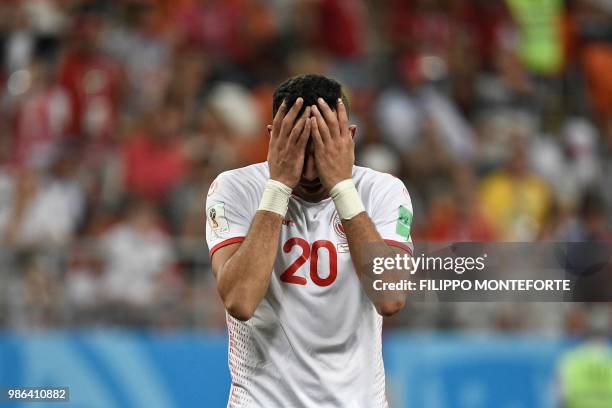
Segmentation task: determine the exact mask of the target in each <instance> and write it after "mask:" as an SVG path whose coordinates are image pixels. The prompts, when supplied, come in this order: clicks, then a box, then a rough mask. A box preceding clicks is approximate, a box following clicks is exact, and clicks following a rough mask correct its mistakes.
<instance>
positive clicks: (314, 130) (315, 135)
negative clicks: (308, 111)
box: [309, 116, 323, 150]
mask: <svg viewBox="0 0 612 408" xmlns="http://www.w3.org/2000/svg"><path fill="white" fill-rule="evenodd" d="M309 120H310V135H311V136H312V140H313V141H314V145H315V149H316V150H319V149H322V148H323V138H322V137H321V133H320V132H319V126H318V124H317V118H315V117H314V116H313V117H311V118H310V119H309Z"/></svg>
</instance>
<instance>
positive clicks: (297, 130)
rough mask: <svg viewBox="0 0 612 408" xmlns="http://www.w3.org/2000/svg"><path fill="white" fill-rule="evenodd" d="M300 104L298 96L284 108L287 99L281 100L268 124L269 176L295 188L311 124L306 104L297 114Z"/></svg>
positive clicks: (302, 163) (301, 102) (300, 100)
mask: <svg viewBox="0 0 612 408" xmlns="http://www.w3.org/2000/svg"><path fill="white" fill-rule="evenodd" d="M303 104H304V100H303V99H302V98H298V99H297V100H296V101H295V103H294V104H293V106H292V107H291V108H290V109H288V107H287V102H286V101H284V102H283V103H282V104H281V106H280V108H279V109H278V111H277V112H276V115H275V116H274V120H273V122H272V125H271V126H270V127H269V128H268V129H269V130H270V146H269V148H268V166H269V168H270V178H271V179H272V180H276V181H280V182H281V183H283V184H285V185H287V186H288V187H291V188H295V186H296V185H297V184H298V182H299V181H300V178H301V175H302V170H303V168H304V156H305V151H306V143H307V142H308V139H309V137H310V127H311V125H312V124H311V122H310V120H309V119H308V118H309V117H310V107H306V109H304V112H303V113H302V115H301V116H300V117H299V118H298V113H299V111H300V109H301V108H302V105H303ZM296 119H297V120H296Z"/></svg>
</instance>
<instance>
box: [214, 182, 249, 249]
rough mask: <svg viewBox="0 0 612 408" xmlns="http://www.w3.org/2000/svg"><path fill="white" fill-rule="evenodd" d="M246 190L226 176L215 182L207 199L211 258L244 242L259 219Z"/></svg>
mask: <svg viewBox="0 0 612 408" xmlns="http://www.w3.org/2000/svg"><path fill="white" fill-rule="evenodd" d="M251 201H252V200H251V199H250V198H249V196H248V194H246V192H245V190H244V188H243V187H242V186H240V185H239V184H238V183H237V182H236V180H233V179H232V177H230V176H228V175H227V174H226V173H222V174H220V175H219V176H218V177H217V178H216V179H215V181H213V182H212V184H211V185H210V188H209V190H208V195H207V197H206V243H207V244H208V250H209V253H210V256H212V255H213V253H215V251H217V250H218V249H220V248H223V247H224V246H226V245H229V244H234V243H237V242H242V241H244V238H245V237H246V235H247V232H248V231H249V227H250V226H251V222H252V220H253V217H254V215H255V210H254V209H253V208H252V207H253V205H252V203H251Z"/></svg>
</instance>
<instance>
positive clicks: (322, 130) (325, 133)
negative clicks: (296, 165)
mask: <svg viewBox="0 0 612 408" xmlns="http://www.w3.org/2000/svg"><path fill="white" fill-rule="evenodd" d="M312 113H313V115H314V117H315V119H316V122H317V128H318V130H319V134H320V135H321V139H322V140H323V142H327V141H328V140H329V139H331V135H330V133H329V128H328V127H327V124H326V123H325V119H324V118H323V115H321V112H320V111H319V109H317V107H316V105H312Z"/></svg>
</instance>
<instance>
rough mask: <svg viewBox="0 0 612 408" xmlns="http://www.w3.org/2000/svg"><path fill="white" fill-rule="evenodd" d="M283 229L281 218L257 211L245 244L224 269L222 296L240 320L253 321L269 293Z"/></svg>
mask: <svg viewBox="0 0 612 408" xmlns="http://www.w3.org/2000/svg"><path fill="white" fill-rule="evenodd" d="M281 225H282V217H281V216H280V215H278V214H275V213H273V212H269V211H257V213H256V215H255V218H254V219H253V223H252V224H251V228H250V229H249V232H248V234H247V236H246V238H245V240H244V242H242V244H241V245H240V248H238V250H237V251H236V252H235V253H234V254H233V255H232V257H231V258H230V259H228V260H227V262H225V264H224V265H223V267H222V268H221V271H220V273H219V278H218V290H219V294H220V295H221V298H222V299H223V302H224V304H225V307H226V309H227V310H228V312H229V313H230V314H231V315H232V316H234V317H235V318H237V319H240V320H248V319H250V318H251V316H252V315H253V313H254V312H255V309H256V308H257V306H258V305H259V303H260V302H261V299H262V298H263V297H264V296H265V294H266V291H267V290H268V285H269V284H270V277H271V275H272V269H273V267H274V260H275V259H276V253H277V250H278V240H279V236H280V231H281Z"/></svg>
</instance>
